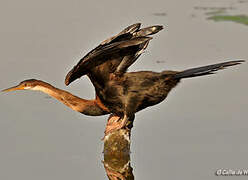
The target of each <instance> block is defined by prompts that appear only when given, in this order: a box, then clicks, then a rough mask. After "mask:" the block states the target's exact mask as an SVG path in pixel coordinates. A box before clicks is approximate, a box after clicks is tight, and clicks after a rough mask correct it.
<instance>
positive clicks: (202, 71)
mask: <svg viewBox="0 0 248 180" xmlns="http://www.w3.org/2000/svg"><path fill="white" fill-rule="evenodd" d="M242 62H245V61H244V60H237V61H228V62H224V63H218V64H212V65H208V66H202V67H198V68H192V69H187V70H184V71H181V72H178V73H177V74H176V75H175V76H174V78H176V79H182V78H191V77H196V76H204V75H211V74H215V71H218V70H221V69H225V68H226V67H228V66H234V65H238V64H241V63H242Z"/></svg>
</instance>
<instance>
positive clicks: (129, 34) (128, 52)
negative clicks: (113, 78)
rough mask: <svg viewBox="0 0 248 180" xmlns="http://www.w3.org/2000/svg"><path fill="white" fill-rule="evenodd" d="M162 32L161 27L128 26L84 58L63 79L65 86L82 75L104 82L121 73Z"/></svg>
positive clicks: (138, 24)
mask: <svg viewBox="0 0 248 180" xmlns="http://www.w3.org/2000/svg"><path fill="white" fill-rule="evenodd" d="M162 29H163V27H162V26H151V27H147V28H143V29H140V23H137V24H133V25H131V26H128V27H127V28H125V29H124V30H123V31H121V32H120V33H119V34H117V35H115V36H113V37H111V38H108V39H106V40H105V41H103V42H102V43H101V44H100V45H98V46H97V47H96V48H95V49H93V50H92V51H90V52H89V53H88V54H87V55H86V56H84V57H83V58H82V59H81V60H80V61H79V62H78V64H77V65H76V66H74V67H73V69H72V70H71V71H70V72H69V73H68V74H67V75H66V79H65V84H66V85H69V84H70V83H71V82H73V81H74V80H76V79H77V78H80V77H81V76H83V75H86V74H88V75H89V76H90V77H92V78H93V79H98V80H99V81H100V80H101V81H102V80H103V81H106V80H108V77H109V74H110V73H116V74H122V73H124V72H125V71H126V70H127V68H128V67H129V66H130V65H131V64H133V63H134V62H135V61H136V60H137V58H138V57H139V56H140V54H142V52H143V51H144V50H145V49H146V47H147V45H148V43H149V41H150V40H151V37H149V35H152V34H155V33H157V32H159V31H160V30H162Z"/></svg>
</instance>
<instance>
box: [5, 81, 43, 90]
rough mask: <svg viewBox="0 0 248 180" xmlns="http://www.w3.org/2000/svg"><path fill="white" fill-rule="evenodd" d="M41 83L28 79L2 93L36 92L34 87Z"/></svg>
mask: <svg viewBox="0 0 248 180" xmlns="http://www.w3.org/2000/svg"><path fill="white" fill-rule="evenodd" d="M41 83H42V81H40V80H36V79H28V80H25V81H22V82H20V83H19V84H18V85H17V86H14V87H11V88H8V89H4V90H2V92H10V91H16V90H36V88H35V87H37V86H39V85H40V84H41Z"/></svg>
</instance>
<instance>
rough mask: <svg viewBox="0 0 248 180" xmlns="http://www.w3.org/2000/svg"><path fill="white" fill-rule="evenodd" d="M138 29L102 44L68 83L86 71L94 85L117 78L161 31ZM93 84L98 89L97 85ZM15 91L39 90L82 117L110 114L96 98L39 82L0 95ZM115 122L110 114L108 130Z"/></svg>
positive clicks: (158, 27)
mask: <svg viewBox="0 0 248 180" xmlns="http://www.w3.org/2000/svg"><path fill="white" fill-rule="evenodd" d="M140 27H141V23H135V24H132V25H130V26H128V27H126V28H124V29H123V30H122V31H121V32H120V33H118V34H117V35H114V36H112V37H110V38H108V39H106V40H104V41H103V42H101V43H100V44H99V45H98V46H97V47H96V48H94V49H93V50H92V51H90V52H89V53H88V54H87V55H86V56H85V57H83V58H82V60H81V61H83V60H84V62H83V63H84V67H85V70H86V71H84V70H81V71H80V74H77V73H76V74H75V73H74V74H73V75H71V76H70V78H71V80H72V79H76V78H78V77H81V76H82V75H85V72H87V75H88V77H89V78H90V79H92V80H94V78H96V79H98V81H96V82H99V84H100V85H102V84H101V81H103V82H107V81H109V79H111V78H112V74H113V73H112V72H116V74H118V75H120V74H122V73H124V72H125V71H126V70H127V68H128V67H129V66H131V65H132V64H133V63H134V62H135V61H136V60H137V59H138V57H139V56H140V55H141V54H142V53H143V52H144V50H145V49H146V48H147V46H148V43H149V41H150V40H151V39H152V38H151V36H150V35H153V34H156V33H157V32H159V31H161V30H162V29H163V26H161V25H154V26H149V27H145V28H140ZM85 59H86V60H85ZM99 62H101V63H99ZM75 68H77V67H75ZM95 85H96V86H97V84H95ZM15 90H35V91H42V92H43V93H46V94H48V95H50V96H52V97H54V98H55V99H57V100H58V101H61V102H62V103H63V104H65V105H66V106H68V107H69V108H71V109H73V110H75V111H78V112H80V113H82V114H84V115H89V116H100V115H106V114H109V113H110V111H109V110H108V108H107V107H106V106H104V105H103V103H101V100H100V98H98V96H97V95H96V97H95V99H93V100H86V99H82V98H80V97H77V96H75V95H73V94H71V93H69V92H67V91H64V90H62V89H59V88H56V87H54V86H52V85H51V84H49V83H47V82H44V81H42V80H37V79H27V80H24V81H22V82H20V83H19V84H18V85H17V86H14V87H11V88H8V89H5V90H2V92H10V91H15ZM118 119H119V117H117V116H115V115H113V114H112V115H110V117H109V119H108V122H111V123H112V126H111V124H109V125H108V127H107V129H108V130H107V131H111V130H112V129H114V126H115V121H116V120H118Z"/></svg>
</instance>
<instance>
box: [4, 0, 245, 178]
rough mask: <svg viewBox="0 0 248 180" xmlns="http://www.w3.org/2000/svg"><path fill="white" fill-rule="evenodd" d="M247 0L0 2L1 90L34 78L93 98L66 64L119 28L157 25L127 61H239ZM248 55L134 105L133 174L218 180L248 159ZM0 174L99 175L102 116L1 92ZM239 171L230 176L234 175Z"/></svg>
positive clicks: (139, 65) (140, 66)
mask: <svg viewBox="0 0 248 180" xmlns="http://www.w3.org/2000/svg"><path fill="white" fill-rule="evenodd" d="M247 12H248V0H226V1H223V0H187V1H174V0H157V1H146V0H136V1H129V0H127V1H118V0H108V1H106V0H103V1H94V0H91V1H90V0H84V1H80V0H71V1H65V0H52V1H49V0H43V1H35V0H22V1H17V0H1V2H0V27H1V28H0V49H1V51H0V62H1V65H0V76H1V78H0V89H5V88H8V87H10V86H13V85H16V84H18V83H19V82H20V81H22V80H25V79H30V78H36V79H41V80H44V81H46V82H48V83H51V84H52V85H54V86H55V87H58V88H61V89H65V90H67V91H70V92H71V93H73V94H75V95H78V96H80V97H82V98H86V99H93V98H94V97H95V94H94V88H93V86H92V85H91V83H90V81H89V79H87V77H83V78H81V80H78V81H76V82H75V83H73V84H71V85H70V86H69V87H66V86H65V85H64V78H65V75H66V74H67V72H68V71H69V70H70V69H71V68H72V67H73V66H74V65H75V64H76V63H77V62H78V60H79V59H80V58H81V57H82V56H84V55H85V54H86V53H87V52H88V51H90V50H91V49H92V48H94V47H96V46H97V45H98V44H99V43H100V42H101V41H102V40H104V39H106V38H108V37H110V36H112V35H114V34H116V33H118V32H119V31H121V30H122V29H123V28H125V27H126V26H128V25H130V24H133V23H137V22H141V23H143V27H144V26H150V25H156V24H161V25H163V26H164V27H165V28H164V30H163V31H161V32H159V33H158V34H157V35H155V36H154V39H153V40H152V41H151V43H150V44H149V47H148V48H147V50H146V52H145V53H144V54H143V55H142V56H141V57H140V58H139V60H138V61H137V62H136V63H135V64H134V65H133V66H132V67H131V68H130V69H129V70H130V71H138V70H153V71H163V70H168V69H169V70H183V69H186V68H191V67H197V66H201V65H207V64H213V63H218V62H223V61H227V60H236V59H245V60H248V41H247V37H248V26H247V25H248V13H247ZM247 68H248V65H247V62H246V63H244V64H242V65H239V66H235V67H230V68H228V69H226V70H224V71H221V72H218V73H217V75H213V76H207V77H199V78H193V79H187V80H183V81H182V82H181V84H179V86H177V87H176V88H175V89H174V90H173V91H172V92H171V93H170V94H169V96H168V98H167V100H166V101H164V102H163V103H161V104H159V105H156V106H153V107H151V108H147V109H146V110H143V111H142V112H139V113H138V114H137V115H136V119H135V123H134V128H133V131H132V137H131V140H132V144H131V151H132V154H131V160H132V161H131V165H132V167H133V168H134V170H133V171H134V175H135V178H136V179H142V180H149V179H180V178H181V179H189V180H198V179H202V180H208V179H222V178H223V179H224V178H225V177H217V176H215V172H216V170H218V169H220V168H225V169H234V170H235V169H248V162H247V152H248V144H247V135H248V132H247V129H248V118H247V116H248V112H247V107H248V97H247V90H248V84H247V78H248V72H247ZM0 114H1V116H0V179H3V180H13V179H17V178H18V179H20V180H22V179H23V180H33V179H35V180H43V179H46V180H67V179H107V176H106V174H105V172H104V167H103V164H102V162H101V160H102V159H103V155H102V150H103V142H102V141H101V138H102V137H103V132H104V128H105V124H106V120H107V117H108V116H101V117H90V116H85V115H82V114H80V113H77V112H74V111H72V110H71V109H69V108H68V107H66V106H64V105H63V104H62V103H60V102H57V101H56V100H55V99H52V98H49V97H48V96H47V95H45V94H42V93H40V92H30V91H18V92H13V93H8V94H6V93H0ZM235 178H236V179H239V180H241V179H246V178H247V177H244V176H243V177H232V179H235Z"/></svg>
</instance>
